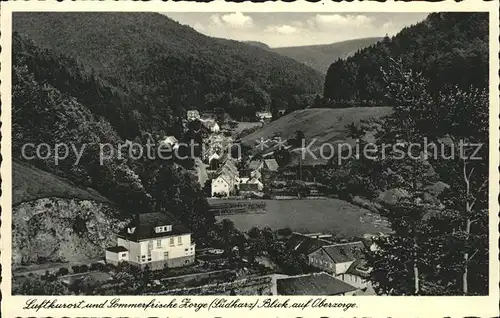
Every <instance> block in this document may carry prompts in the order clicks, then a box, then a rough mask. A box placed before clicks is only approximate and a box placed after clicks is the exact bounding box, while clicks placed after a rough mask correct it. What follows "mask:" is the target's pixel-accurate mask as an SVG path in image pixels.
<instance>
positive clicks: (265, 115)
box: [255, 112, 273, 122]
mask: <svg viewBox="0 0 500 318" xmlns="http://www.w3.org/2000/svg"><path fill="white" fill-rule="evenodd" d="M255 117H256V118H257V120H260V121H263V122H269V121H271V119H272V118H273V115H272V114H271V113H270V112H256V113H255Z"/></svg>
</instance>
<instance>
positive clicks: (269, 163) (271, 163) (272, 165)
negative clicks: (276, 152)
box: [264, 159, 279, 172]
mask: <svg viewBox="0 0 500 318" xmlns="http://www.w3.org/2000/svg"><path fill="white" fill-rule="evenodd" d="M264 164H265V165H266V168H267V169H268V170H269V171H273V172H275V171H278V169H279V165H278V163H277V162H276V159H264Z"/></svg>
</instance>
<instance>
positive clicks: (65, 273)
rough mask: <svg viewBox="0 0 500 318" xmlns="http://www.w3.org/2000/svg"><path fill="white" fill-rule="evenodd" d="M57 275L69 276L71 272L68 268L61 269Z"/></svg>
mask: <svg viewBox="0 0 500 318" xmlns="http://www.w3.org/2000/svg"><path fill="white" fill-rule="evenodd" d="M57 274H58V275H59V276H64V275H68V274H69V270H68V269H67V268H66V267H61V268H59V270H58V271H57Z"/></svg>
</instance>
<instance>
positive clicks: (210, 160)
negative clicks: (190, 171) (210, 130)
mask: <svg viewBox="0 0 500 318" xmlns="http://www.w3.org/2000/svg"><path fill="white" fill-rule="evenodd" d="M213 160H216V161H219V160H220V155H219V154H218V153H216V152H214V153H212V154H211V155H210V156H209V157H208V164H209V165H212V161H213Z"/></svg>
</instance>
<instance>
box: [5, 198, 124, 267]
mask: <svg viewBox="0 0 500 318" xmlns="http://www.w3.org/2000/svg"><path fill="white" fill-rule="evenodd" d="M117 216H118V212H117V211H116V209H115V208H114V207H112V206H110V205H108V204H106V203H100V202H96V201H90V200H75V199H61V198H42V199H38V200H33V201H29V202H24V203H21V204H18V205H16V206H15V207H13V211H12V264H13V267H17V266H20V265H30V264H36V263H42V262H77V261H81V260H85V259H97V258H102V257H104V248H105V247H106V246H107V245H110V244H111V243H112V242H114V241H115V240H116V234H115V233H116V232H118V230H119V229H120V228H121V227H123V226H124V225H125V223H126V220H122V221H119V220H118V219H117V218H116V217H117Z"/></svg>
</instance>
